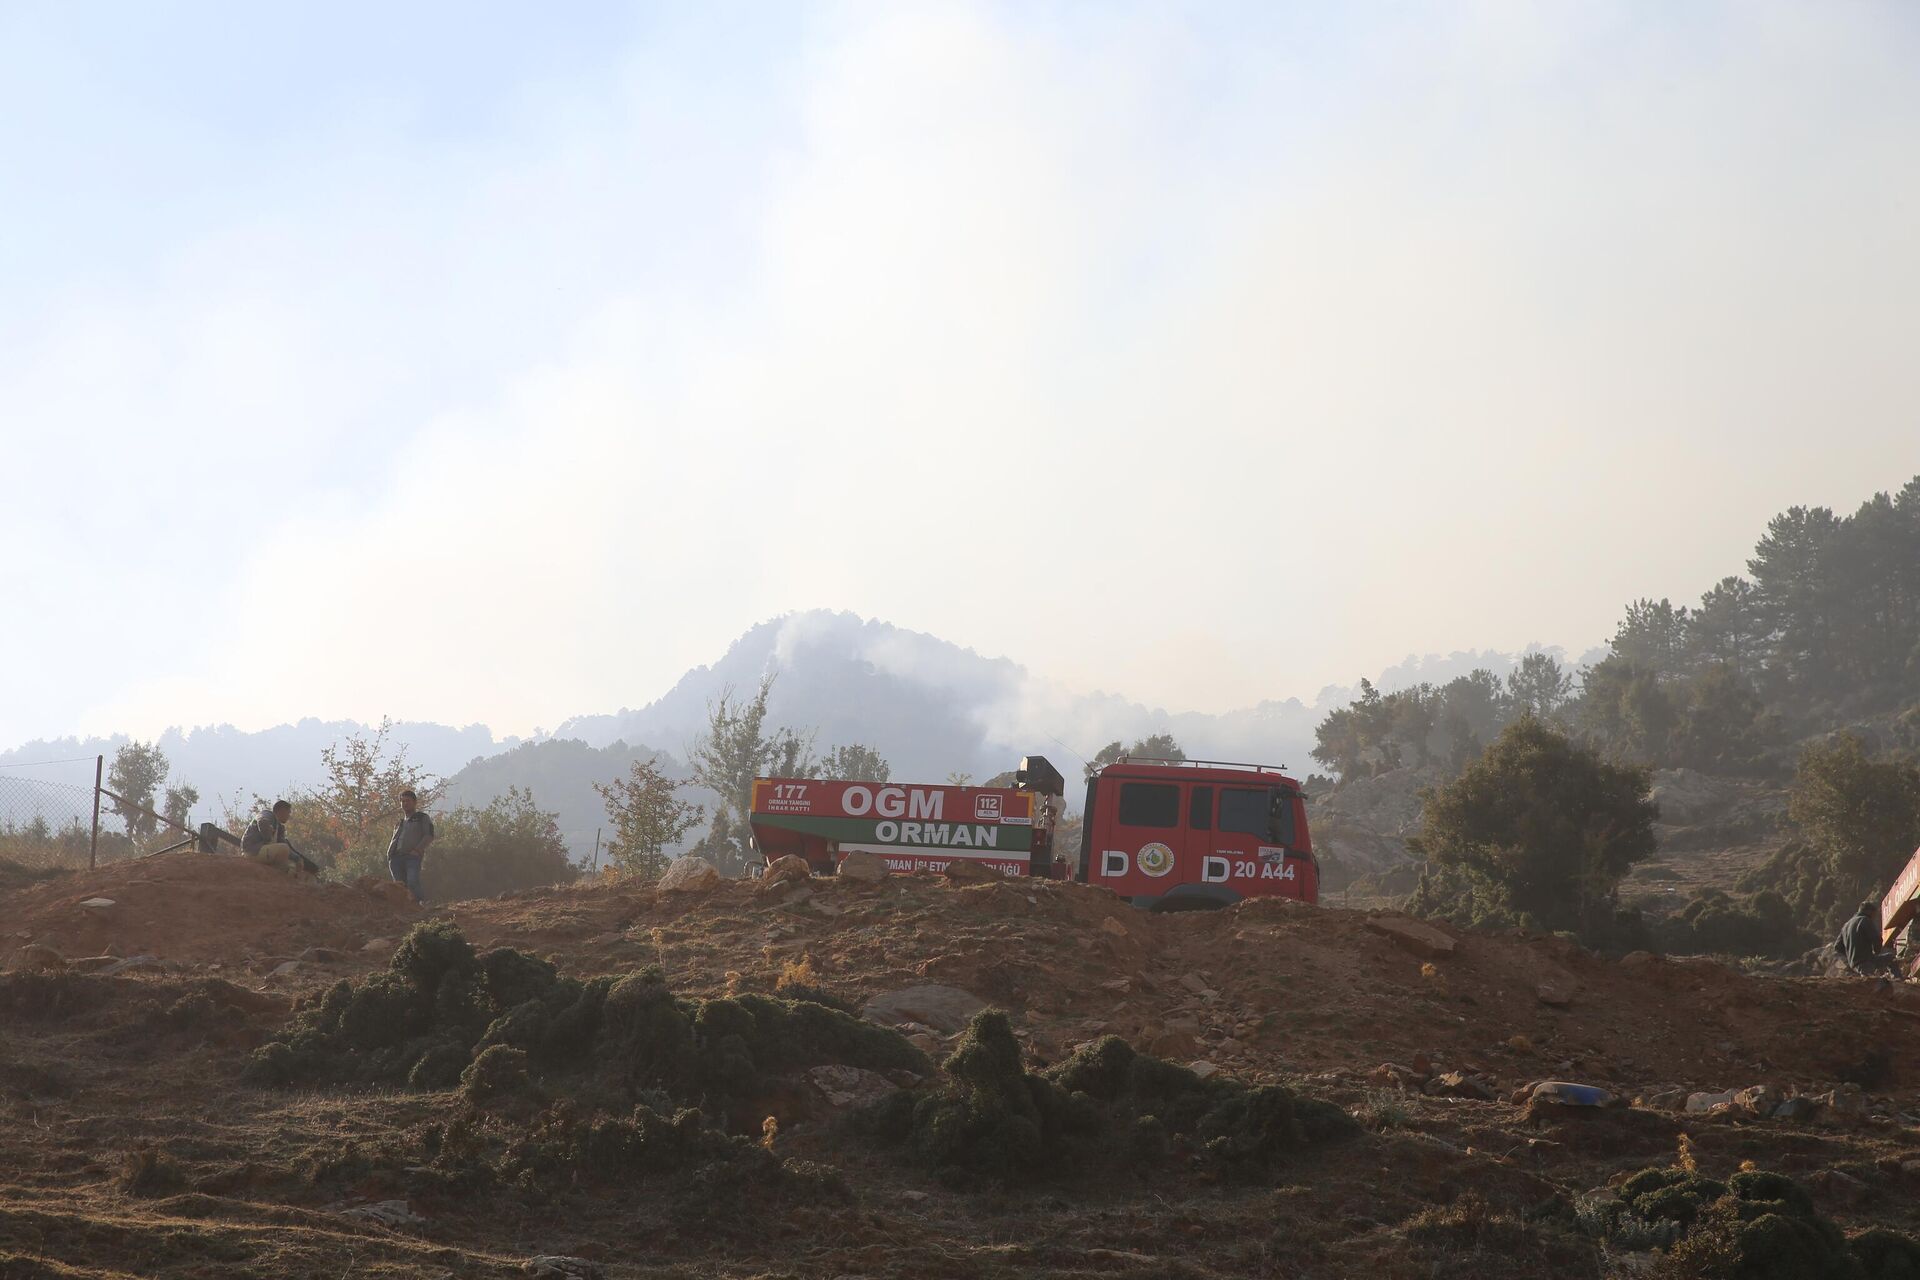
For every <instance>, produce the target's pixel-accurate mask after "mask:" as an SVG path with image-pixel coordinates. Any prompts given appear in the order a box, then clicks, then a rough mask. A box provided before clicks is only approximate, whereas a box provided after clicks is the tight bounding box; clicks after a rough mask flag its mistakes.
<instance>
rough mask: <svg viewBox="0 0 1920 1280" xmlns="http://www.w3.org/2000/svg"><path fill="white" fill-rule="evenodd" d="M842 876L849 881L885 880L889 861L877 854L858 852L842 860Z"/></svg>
mask: <svg viewBox="0 0 1920 1280" xmlns="http://www.w3.org/2000/svg"><path fill="white" fill-rule="evenodd" d="M840 875H841V877H842V878H843V879H847V880H885V879H886V878H887V860H886V859H885V858H883V857H881V856H880V855H879V854H877V853H867V852H865V851H864V850H856V851H855V852H853V853H850V854H848V855H847V856H846V857H845V858H843V859H841V860H840Z"/></svg>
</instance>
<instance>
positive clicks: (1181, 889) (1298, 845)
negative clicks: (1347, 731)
mask: <svg viewBox="0 0 1920 1280" xmlns="http://www.w3.org/2000/svg"><path fill="white" fill-rule="evenodd" d="M1085 819H1086V826H1085V827H1084V828H1083V830H1082V834H1081V846H1080V867H1079V872H1078V878H1079V879H1081V880H1083V881H1085V882H1087V883H1088V884H1097V885H1104V886H1105V887H1107V888H1109V889H1112V890H1113V891H1114V892H1115V893H1118V894H1120V895H1121V896H1122V897H1125V898H1127V899H1128V900H1130V901H1131V902H1132V903H1133V904H1134V905H1135V906H1139V907H1147V908H1150V909H1156V910H1178V909H1181V908H1188V907H1221V906H1231V905H1232V904H1233V903H1236V902H1239V901H1241V900H1243V899H1246V898H1295V899H1298V900H1299V901H1301V902H1318V901H1319V900H1320V864H1319V862H1318V861H1317V860H1316V859H1315V858H1314V856H1313V840H1312V837H1311V836H1310V835H1309V834H1308V831H1307V807H1306V800H1305V797H1304V796H1302V795H1301V793H1300V784H1299V782H1297V781H1296V780H1294V779H1293V778H1289V777H1287V776H1286V775H1285V774H1283V773H1281V772H1280V771H1279V770H1277V769H1272V768H1269V767H1267V766H1263V765H1241V764H1224V763H1220V762H1216V761H1207V760H1195V761H1178V762H1176V761H1166V760H1125V759H1123V760H1121V761H1120V762H1119V763H1117V764H1111V765H1108V766H1106V767H1105V768H1103V769H1101V770H1100V771H1099V772H1098V773H1097V774H1095V775H1094V776H1093V777H1092V778H1090V779H1089V780H1088V782H1087V807H1086V813H1085Z"/></svg>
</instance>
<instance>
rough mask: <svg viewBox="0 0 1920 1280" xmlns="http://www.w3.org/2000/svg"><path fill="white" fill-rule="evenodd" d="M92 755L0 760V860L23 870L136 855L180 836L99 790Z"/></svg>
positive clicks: (175, 841)
mask: <svg viewBox="0 0 1920 1280" xmlns="http://www.w3.org/2000/svg"><path fill="white" fill-rule="evenodd" d="M100 766H101V762H100V761H98V760H96V759H95V758H94V757H93V756H85V757H80V758H77V759H72V760H39V761H25V762H21V763H12V764H0V863H11V864H13V865H14V866H16V867H21V868H25V869H28V870H50V869H56V868H71V867H85V866H90V865H93V864H94V863H95V862H114V861H119V860H120V859H123V858H137V857H140V856H142V855H144V854H149V853H154V852H157V851H159V850H161V849H164V848H167V847H169V846H172V845H176V844H178V843H180V841H181V840H182V839H184V838H185V837H184V836H183V834H182V833H181V832H180V831H179V830H177V829H176V828H174V827H172V826H169V825H168V824H167V822H166V821H164V820H162V819H161V818H160V817H159V816H158V815H155V814H152V813H146V812H142V811H141V810H140V807H139V806H134V805H123V804H121V803H120V802H119V801H117V800H116V799H114V798H113V797H112V796H111V795H110V794H107V793H105V792H100V791H98V790H97V789H96V788H97V784H96V779H97V778H98V776H99V773H98V770H99V769H100Z"/></svg>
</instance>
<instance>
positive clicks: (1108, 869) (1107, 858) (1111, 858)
mask: <svg viewBox="0 0 1920 1280" xmlns="http://www.w3.org/2000/svg"><path fill="white" fill-rule="evenodd" d="M1100 874H1101V875H1102V876H1103V877H1118V876H1123V875H1125V874H1127V851H1126V850H1125V849H1103V850H1101V852H1100Z"/></svg>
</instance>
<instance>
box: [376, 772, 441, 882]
mask: <svg viewBox="0 0 1920 1280" xmlns="http://www.w3.org/2000/svg"><path fill="white" fill-rule="evenodd" d="M400 813H401V817H400V825H399V826H397V827H395V828H394V829H393V839H392V840H390V841H389V842H388V843H387V870H388V871H390V872H392V873H393V878H394V879H395V880H398V881H399V882H400V883H401V884H404V885H405V886H407V892H409V893H411V894H412V895H413V900H414V901H415V902H418V903H420V904H421V905H422V906H425V905H426V901H427V900H426V898H425V896H424V895H422V894H421V892H420V863H421V860H422V859H424V858H425V857H426V853H427V846H428V845H430V844H432V843H433V819H432V818H429V817H428V816H427V815H426V814H424V813H422V812H420V797H419V796H416V795H415V794H413V792H412V791H411V790H408V791H402V792H401V793H400Z"/></svg>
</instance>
